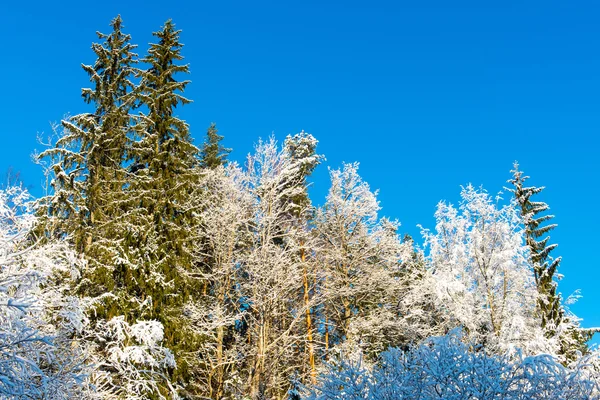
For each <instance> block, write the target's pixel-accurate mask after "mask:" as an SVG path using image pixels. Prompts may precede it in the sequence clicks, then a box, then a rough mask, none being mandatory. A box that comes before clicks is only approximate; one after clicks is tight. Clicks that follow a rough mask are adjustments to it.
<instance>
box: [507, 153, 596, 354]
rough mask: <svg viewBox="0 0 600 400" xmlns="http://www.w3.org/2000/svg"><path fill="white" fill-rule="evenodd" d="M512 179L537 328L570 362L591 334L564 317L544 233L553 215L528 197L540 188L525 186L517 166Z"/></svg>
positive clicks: (555, 263) (556, 262) (554, 262)
mask: <svg viewBox="0 0 600 400" xmlns="http://www.w3.org/2000/svg"><path fill="white" fill-rule="evenodd" d="M511 173H512V174H513V178H512V179H510V180H509V181H508V182H509V183H511V184H512V185H513V187H512V188H511V189H509V190H510V191H511V192H512V193H513V194H514V196H515V199H516V201H517V203H518V205H519V207H520V212H521V217H522V219H523V224H524V226H525V241H526V243H527V246H528V247H529V250H530V258H531V263H532V264H533V273H534V278H535V283H536V286H537V290H538V299H537V309H538V313H539V316H540V318H541V326H542V328H543V329H544V330H545V334H546V336H547V337H548V338H552V337H556V338H558V340H559V343H560V353H561V356H563V357H565V358H566V360H573V359H575V358H576V357H577V354H580V353H586V352H587V351H588V348H587V345H586V342H587V341H588V340H589V339H590V338H591V336H592V335H593V334H594V332H595V330H586V329H583V328H580V327H579V324H578V321H575V320H573V317H572V316H569V315H567V313H566V312H565V309H564V308H563V306H562V303H561V296H560V293H558V292H557V286H558V283H557V280H558V274H557V270H558V267H559V265H560V262H561V257H556V258H553V257H552V256H551V255H550V254H551V253H552V251H553V250H554V249H556V247H557V246H558V245H557V244H549V240H550V236H548V233H549V232H550V231H551V230H553V229H554V228H556V226H557V225H556V224H551V223H548V222H549V221H551V220H552V219H553V218H554V215H551V214H547V211H548V210H549V207H548V205H547V204H546V203H544V202H541V201H533V200H532V199H531V197H532V196H534V195H536V194H539V193H541V192H542V191H543V190H544V187H535V186H525V182H526V181H527V179H529V177H528V176H525V175H523V172H522V171H520V170H519V164H518V163H517V162H515V163H514V165H513V170H511Z"/></svg>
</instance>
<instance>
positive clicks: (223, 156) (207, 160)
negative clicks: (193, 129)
mask: <svg viewBox="0 0 600 400" xmlns="http://www.w3.org/2000/svg"><path fill="white" fill-rule="evenodd" d="M222 140H223V136H222V135H219V131H218V130H217V125H216V124H214V123H212V124H210V126H209V127H208V130H207V131H206V140H205V141H204V144H203V145H202V151H201V152H200V165H201V166H202V167H203V168H210V169H215V168H217V167H218V166H220V165H225V164H226V163H227V155H228V154H229V153H230V152H231V149H228V148H226V147H223V145H222V144H221V141H222Z"/></svg>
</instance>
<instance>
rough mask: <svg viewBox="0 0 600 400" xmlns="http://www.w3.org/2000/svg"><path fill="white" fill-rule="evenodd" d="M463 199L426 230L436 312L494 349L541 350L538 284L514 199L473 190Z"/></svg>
mask: <svg viewBox="0 0 600 400" xmlns="http://www.w3.org/2000/svg"><path fill="white" fill-rule="evenodd" d="M461 198H462V200H461V203H460V207H459V208H458V209H456V208H454V207H453V206H452V205H449V204H446V203H440V204H439V205H438V208H437V211H436V213H435V217H436V222H437V223H436V228H435V232H434V233H432V232H430V231H428V230H423V235H424V239H425V245H426V246H427V249H428V253H427V261H428V263H429V266H428V268H429V273H430V277H428V279H427V281H429V287H430V291H433V293H434V295H435V297H436V303H437V307H439V308H440V309H441V310H442V311H443V314H445V318H446V323H447V324H448V325H447V326H448V327H454V326H460V327H463V328H464V329H465V330H466V332H467V334H468V336H469V337H470V338H471V339H472V340H475V341H476V342H478V343H481V344H485V345H486V346H487V348H488V349H489V350H491V351H495V350H497V351H504V350H505V349H507V348H509V347H511V346H517V347H520V348H524V349H527V350H526V352H527V353H528V354H530V353H531V352H532V351H535V350H540V348H539V347H536V346H542V347H543V345H544V343H543V341H541V340H540V335H541V333H540V330H539V329H538V326H539V323H538V320H537V319H536V317H535V315H536V313H535V304H536V288H535V281H534V277H533V274H532V269H531V265H530V263H529V249H528V247H527V246H526V244H525V241H524V232H523V229H522V227H521V224H520V218H519V215H518V211H517V209H516V204H515V202H514V201H513V202H511V203H510V204H508V205H505V206H500V205H498V204H497V203H495V202H494V200H493V199H492V198H491V196H490V195H488V194H487V193H486V192H485V191H483V190H477V189H475V188H473V187H472V186H470V185H469V186H467V187H466V188H463V190H462V192H461ZM497 200H498V199H497ZM530 347H532V348H530ZM543 350H544V351H547V350H548V349H543Z"/></svg>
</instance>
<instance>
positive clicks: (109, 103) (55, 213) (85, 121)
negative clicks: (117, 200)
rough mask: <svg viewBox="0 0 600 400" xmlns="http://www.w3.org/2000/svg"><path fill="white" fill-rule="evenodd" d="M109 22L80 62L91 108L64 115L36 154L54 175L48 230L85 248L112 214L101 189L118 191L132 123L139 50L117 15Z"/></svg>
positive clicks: (98, 33)
mask: <svg viewBox="0 0 600 400" xmlns="http://www.w3.org/2000/svg"><path fill="white" fill-rule="evenodd" d="M110 25H111V27H112V29H113V30H112V32H111V33H110V34H103V33H100V32H97V35H98V38H99V39H101V40H103V42H102V43H94V44H93V45H92V50H93V51H94V53H95V55H96V61H95V62H94V64H93V65H82V68H83V69H84V70H85V71H86V72H87V73H88V75H89V76H90V82H91V83H92V88H84V89H82V97H83V99H84V101H85V102H86V103H88V104H93V106H94V112H93V113H83V114H78V115H75V116H73V117H71V118H69V119H66V120H63V121H62V123H61V124H62V127H63V132H62V133H61V135H60V137H59V139H58V140H57V141H56V144H55V146H54V148H51V149H49V150H47V151H45V152H43V153H41V154H40V156H39V158H40V159H50V160H51V162H52V163H53V164H52V166H51V170H52V172H53V173H54V176H55V179H54V180H53V189H54V193H53V195H52V196H51V197H50V198H48V199H47V200H46V201H45V210H46V212H47V214H48V215H49V219H50V220H52V221H53V222H51V223H50V225H51V226H47V227H46V229H47V230H52V231H54V232H55V234H58V235H64V234H70V235H72V236H73V238H74V241H75V243H76V246H77V248H78V249H79V250H81V251H86V250H88V249H89V246H90V245H91V242H92V237H93V232H92V231H93V230H94V225H95V224H98V223H99V221H100V220H110V219H112V218H113V217H114V215H111V214H112V213H113V211H114V209H113V208H112V207H113V203H112V202H111V201H110V200H109V199H107V198H105V197H104V194H105V193H108V192H110V193H115V192H120V189H121V186H122V185H123V179H124V176H123V170H122V168H121V165H122V163H123V161H124V160H125V157H126V147H127V140H128V139H127V135H128V133H129V125H130V121H129V111H130V108H131V103H132V97H131V91H132V88H133V83H132V82H131V80H130V78H131V76H132V74H133V71H134V69H133V64H135V63H136V60H135V57H136V56H137V55H136V54H135V53H133V50H134V49H135V47H136V46H135V45H133V44H131V43H130V40H131V37H130V35H128V34H124V33H123V32H122V20H121V17H120V16H117V17H116V18H115V19H113V20H112V22H111V24H110ZM107 186H108V187H109V188H110V190H108V191H107V190H106V188H107ZM75 221H76V222H75Z"/></svg>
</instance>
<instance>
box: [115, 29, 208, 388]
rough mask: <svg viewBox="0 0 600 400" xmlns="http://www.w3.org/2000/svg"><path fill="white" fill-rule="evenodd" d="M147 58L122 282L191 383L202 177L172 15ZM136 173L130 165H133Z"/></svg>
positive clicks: (181, 377) (178, 372)
mask: <svg viewBox="0 0 600 400" xmlns="http://www.w3.org/2000/svg"><path fill="white" fill-rule="evenodd" d="M153 35H154V36H155V37H157V38H158V43H155V44H151V45H150V48H149V50H148V54H147V56H146V57H144V58H143V59H142V61H143V62H144V63H146V64H147V65H148V68H147V69H146V70H144V71H141V72H140V74H139V77H140V78H141V80H140V85H139V87H138V88H137V97H138V101H139V105H140V107H141V111H142V112H141V114H140V116H139V118H138V124H137V125H136V131H137V135H138V137H139V140H138V141H136V142H135V143H134V145H133V147H132V156H133V164H132V167H135V172H133V173H132V174H131V181H130V184H129V185H130V186H129V190H128V205H129V207H131V208H130V211H129V212H128V215H129V218H130V220H129V227H128V234H127V237H126V240H125V243H126V250H125V254H124V256H125V258H126V259H127V262H126V263H125V264H124V265H123V269H122V274H123V276H124V278H123V281H124V282H133V283H132V284H131V286H130V287H129V288H128V290H129V291H130V292H131V293H132V294H135V295H136V296H138V297H140V299H141V300H142V301H150V302H151V307H150V308H149V310H146V311H145V316H147V317H151V318H155V319H158V320H159V321H160V322H162V323H163V325H164V326H165V342H164V345H165V346H167V347H168V348H170V349H171V350H173V351H174V353H175V356H176V361H177V369H175V370H174V371H173V376H174V378H175V379H177V380H178V381H179V383H180V384H181V385H182V386H184V387H186V386H189V383H190V382H193V380H194V379H193V378H192V376H193V370H194V365H195V364H196V363H197V361H198V360H196V356H195V355H194V351H195V350H196V349H197V348H198V340H200V339H201V338H200V337H199V336H198V335H196V334H194V333H193V332H192V331H191V329H190V324H189V321H188V319H187V318H186V316H185V313H184V307H185V306H186V304H187V303H188V302H189V301H190V299H191V297H192V296H195V295H197V294H198V292H199V291H200V284H201V280H200V279H198V278H197V276H198V275H199V274H195V273H194V270H193V269H194V263H193V260H194V256H193V245H194V241H195V238H194V237H193V235H192V234H191V232H195V231H197V229H196V228H195V227H196V225H197V221H196V217H195V213H194V212H193V209H192V208H191V207H190V204H191V203H190V195H191V193H192V192H193V190H194V187H195V185H196V183H197V182H198V179H199V176H200V174H199V172H200V169H199V162H198V154H199V150H198V149H197V148H196V146H194V145H193V143H192V138H191V135H190V131H189V126H188V124H187V123H186V122H185V121H183V120H182V119H180V118H178V117H177V116H176V115H175V110H176V108H177V107H178V106H180V105H185V104H188V103H190V102H191V100H188V99H187V98H185V97H184V96H183V91H184V90H185V88H186V86H187V85H188V84H189V82H190V81H188V80H177V79H176V78H177V75H178V74H187V73H189V67H188V65H186V64H179V63H178V62H179V61H181V60H182V59H183V56H182V55H181V49H182V47H183V45H182V44H181V43H180V41H179V35H180V31H178V30H176V29H175V25H174V24H173V23H172V22H171V20H168V21H167V22H166V23H165V24H164V26H163V28H162V29H161V30H159V31H158V32H154V34H153ZM132 171H133V168H132Z"/></svg>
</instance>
